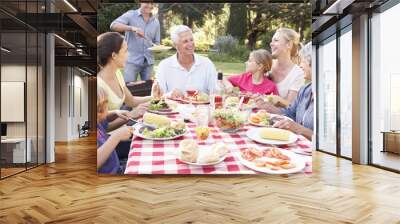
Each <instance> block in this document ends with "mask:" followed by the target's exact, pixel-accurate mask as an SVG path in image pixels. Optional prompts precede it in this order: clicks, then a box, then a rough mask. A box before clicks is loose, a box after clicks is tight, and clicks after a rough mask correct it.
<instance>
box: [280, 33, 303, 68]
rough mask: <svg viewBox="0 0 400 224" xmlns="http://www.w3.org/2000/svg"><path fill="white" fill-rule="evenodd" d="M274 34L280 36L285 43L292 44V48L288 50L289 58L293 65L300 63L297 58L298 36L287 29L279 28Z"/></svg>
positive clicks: (298, 48) (299, 59)
mask: <svg viewBox="0 0 400 224" xmlns="http://www.w3.org/2000/svg"><path fill="white" fill-rule="evenodd" d="M276 32H277V33H278V32H279V33H280V34H282V36H283V37H284V38H285V40H286V41H287V42H289V43H292V48H291V49H290V58H291V59H292V61H293V62H294V63H296V64H299V63H300V61H301V58H300V56H299V50H300V47H301V46H300V35H299V34H298V33H297V32H296V31H294V30H292V29H289V28H279V29H278V30H277V31H276Z"/></svg>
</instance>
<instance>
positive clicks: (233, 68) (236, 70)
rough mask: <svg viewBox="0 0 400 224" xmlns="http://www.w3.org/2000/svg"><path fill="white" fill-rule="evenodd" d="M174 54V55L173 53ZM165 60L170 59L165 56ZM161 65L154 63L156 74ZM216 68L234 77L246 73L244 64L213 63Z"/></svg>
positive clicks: (157, 62)
mask: <svg viewBox="0 0 400 224" xmlns="http://www.w3.org/2000/svg"><path fill="white" fill-rule="evenodd" d="M171 54H172V53H171ZM200 55H202V56H204V57H207V55H206V54H200ZM164 56H165V58H166V57H168V56H169V55H164ZM159 63H160V60H157V59H156V60H155V62H154V73H155V71H157V66H158V64H159ZM213 63H214V65H215V67H216V68H217V71H222V72H223V73H224V75H232V74H240V73H243V72H245V69H246V66H245V65H244V62H240V63H231V62H219V61H213Z"/></svg>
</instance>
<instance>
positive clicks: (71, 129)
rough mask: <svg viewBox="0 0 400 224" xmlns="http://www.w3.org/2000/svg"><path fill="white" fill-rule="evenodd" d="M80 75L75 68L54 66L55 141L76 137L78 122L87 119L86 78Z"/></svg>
mask: <svg viewBox="0 0 400 224" xmlns="http://www.w3.org/2000/svg"><path fill="white" fill-rule="evenodd" d="M82 75H83V73H82V72H80V71H79V70H77V69H76V68H71V67H56V82H55V86H56V88H55V89H56V91H55V120H56V122H55V124H56V127H55V129H56V133H55V140H56V141H70V140H74V139H77V138H78V137H79V133H78V124H79V125H81V126H82V125H83V124H84V122H85V121H87V120H88V78H87V77H84V76H82ZM79 107H81V108H79ZM80 109H81V111H80ZM80 112H81V113H80Z"/></svg>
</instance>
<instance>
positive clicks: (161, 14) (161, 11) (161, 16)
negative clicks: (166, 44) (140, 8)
mask: <svg viewBox="0 0 400 224" xmlns="http://www.w3.org/2000/svg"><path fill="white" fill-rule="evenodd" d="M164 6H165V3H158V21H160V36H161V40H162V39H163V38H164V37H165V29H164Z"/></svg>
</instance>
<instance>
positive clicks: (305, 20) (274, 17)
mask: <svg viewBox="0 0 400 224" xmlns="http://www.w3.org/2000/svg"><path fill="white" fill-rule="evenodd" d="M248 8H249V10H248V11H247V13H248V14H247V15H248V16H247V29H248V32H247V40H248V43H247V46H248V47H249V48H250V49H254V48H255V47H256V42H257V40H259V38H260V37H261V36H264V38H267V39H264V41H265V42H266V43H269V42H270V38H271V37H272V35H271V33H272V34H273V33H274V32H275V30H276V29H277V28H279V27H288V28H292V29H294V30H296V31H297V32H299V34H300V37H301V40H302V41H309V40H310V39H311V36H310V35H309V34H308V33H309V32H306V31H307V29H308V27H311V4H309V3H296V4H274V3H268V4H250V5H249V6H248ZM306 34H307V36H305V35H306Z"/></svg>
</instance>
